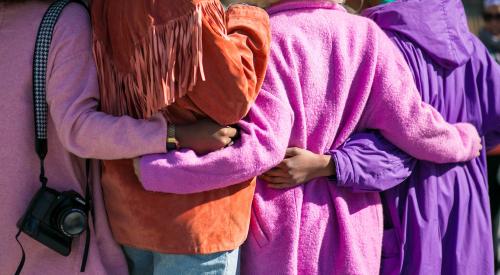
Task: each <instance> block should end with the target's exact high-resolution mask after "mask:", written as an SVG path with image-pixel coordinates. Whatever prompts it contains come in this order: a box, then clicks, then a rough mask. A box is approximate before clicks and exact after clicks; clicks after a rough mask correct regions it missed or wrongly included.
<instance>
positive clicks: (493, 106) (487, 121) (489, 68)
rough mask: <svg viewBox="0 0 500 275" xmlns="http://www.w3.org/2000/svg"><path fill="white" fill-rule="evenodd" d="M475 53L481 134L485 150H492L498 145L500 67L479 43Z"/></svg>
mask: <svg viewBox="0 0 500 275" xmlns="http://www.w3.org/2000/svg"><path fill="white" fill-rule="evenodd" d="M477 45H480V46H477ZM476 52H477V54H478V56H477V59H478V60H479V62H478V64H477V66H478V68H477V71H478V76H477V77H476V81H477V83H476V85H477V90H478V93H479V100H480V102H481V110H482V118H483V127H482V133H483V134H484V136H485V140H486V147H487V149H492V148H494V147H495V146H497V145H499V144H500V65H499V64H497V63H496V62H495V60H494V59H493V57H492V56H491V55H490V54H489V53H488V51H487V49H486V48H484V46H483V45H482V44H479V42H477V43H476Z"/></svg>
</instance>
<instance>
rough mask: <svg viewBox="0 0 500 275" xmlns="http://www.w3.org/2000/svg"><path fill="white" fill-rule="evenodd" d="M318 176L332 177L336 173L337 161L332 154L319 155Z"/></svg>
mask: <svg viewBox="0 0 500 275" xmlns="http://www.w3.org/2000/svg"><path fill="white" fill-rule="evenodd" d="M318 163H319V166H318V172H317V174H318V175H317V176H318V177H332V176H334V175H335V173H336V172H335V163H334V162H333V159H332V156H330V155H318Z"/></svg>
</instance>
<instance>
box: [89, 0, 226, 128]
mask: <svg viewBox="0 0 500 275" xmlns="http://www.w3.org/2000/svg"><path fill="white" fill-rule="evenodd" d="M204 15H206V16H207V18H206V20H207V21H208V23H209V25H210V27H211V28H212V29H213V30H214V31H215V32H216V33H219V34H220V35H221V36H222V37H225V38H227V29H226V26H225V22H226V19H225V11H224V8H223V7H222V5H221V4H220V2H219V1H203V2H200V3H198V4H196V6H195V8H194V9H193V11H192V12H190V13H189V14H187V15H184V16H182V17H179V18H176V19H174V20H171V21H169V22H168V23H166V24H164V25H159V26H152V27H151V30H150V32H149V33H148V35H147V36H146V37H144V38H143V39H142V41H140V42H139V43H138V44H137V45H136V50H135V54H134V55H133V56H132V57H131V64H132V66H133V68H132V71H131V72H126V73H124V72H120V71H118V70H117V69H116V67H115V65H114V63H113V60H112V59H111V58H110V57H109V55H108V54H107V53H106V51H105V48H104V46H103V45H102V43H101V42H100V41H98V40H96V39H94V56H95V59H96V64H97V70H98V75H99V85H100V89H101V108H102V110H103V111H105V112H107V113H110V114H113V115H131V116H134V117H137V118H149V117H151V116H152V115H154V114H155V113H156V112H158V111H159V110H160V109H162V108H164V107H166V106H168V105H170V104H172V103H174V102H175V100H176V99H179V98H181V97H183V96H185V95H186V94H187V93H188V92H189V91H191V90H192V89H193V88H194V86H195V85H196V82H197V81H198V72H199V73H200V76H201V79H202V80H203V81H205V73H204V71H203V44H202V19H203V16H204Z"/></svg>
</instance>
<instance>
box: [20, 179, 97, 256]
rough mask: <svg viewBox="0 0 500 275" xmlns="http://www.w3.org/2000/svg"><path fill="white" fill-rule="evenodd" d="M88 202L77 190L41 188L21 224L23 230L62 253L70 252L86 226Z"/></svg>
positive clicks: (66, 254) (67, 253)
mask: <svg viewBox="0 0 500 275" xmlns="http://www.w3.org/2000/svg"><path fill="white" fill-rule="evenodd" d="M87 213H88V205H87V204H86V202H85V200H84V199H83V197H82V196H80V194H78V193H77V192H74V191H66V192H62V193H61V192H58V191H56V190H54V189H51V188H48V187H46V186H44V187H42V188H40V190H38V192H37V193H36V195H35V196H34V197H33V199H32V200H31V203H30V204H29V206H28V209H27V210H26V213H25V214H24V215H23V217H22V218H21V220H20V221H19V223H18V227H19V228H20V229H21V231H22V232H24V233H25V234H27V235H29V236H30V237H31V238H33V239H35V240H37V241H39V242H40V243H42V244H44V245H45V246H47V247H49V248H51V249H53V250H54V251H56V252H58V253H59V254H61V255H63V256H68V255H69V254H70V253H71V242H72V239H73V238H74V237H76V236H79V235H80V234H82V233H83V232H84V231H85V230H86V229H87V224H88V221H87V219H88V217H87Z"/></svg>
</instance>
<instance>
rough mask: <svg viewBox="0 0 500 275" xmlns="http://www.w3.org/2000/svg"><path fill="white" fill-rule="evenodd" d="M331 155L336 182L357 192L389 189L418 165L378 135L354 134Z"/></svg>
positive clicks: (401, 180) (414, 160) (371, 133)
mask: <svg viewBox="0 0 500 275" xmlns="http://www.w3.org/2000/svg"><path fill="white" fill-rule="evenodd" d="M329 154H330V155H331V156H332V159H333V161H334V163H335V169H336V180H335V181H334V182H333V183H335V184H336V185H337V186H338V187H344V188H350V189H351V190H352V191H355V192H365V191H374V192H380V191H385V190H388V189H390V188H392V187H394V186H396V185H398V184H400V183H402V182H403V181H404V180H406V178H408V177H409V176H410V174H411V172H412V170H413V168H414V167H415V164H416V162H417V160H416V159H414V158H412V157H411V156H409V155H408V154H406V153H405V152H403V151H401V150H400V149H398V148H397V147H396V146H394V145H393V144H391V143H390V142H388V141H387V140H385V139H384V138H383V137H382V136H381V135H380V134H379V133H376V132H366V133H358V134H354V135H352V136H351V137H350V138H349V139H348V140H347V141H346V142H345V143H344V144H343V145H342V146H340V147H339V148H338V149H335V150H332V151H330V152H329Z"/></svg>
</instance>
